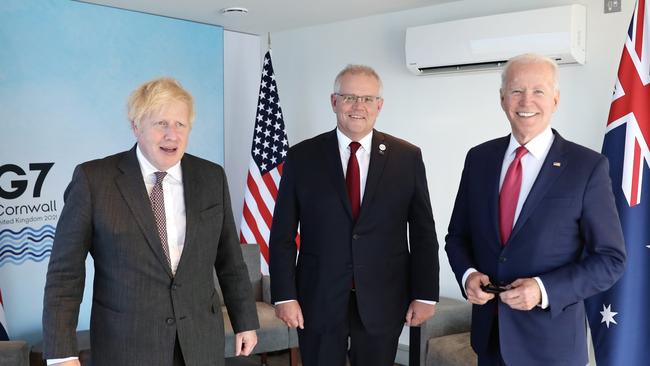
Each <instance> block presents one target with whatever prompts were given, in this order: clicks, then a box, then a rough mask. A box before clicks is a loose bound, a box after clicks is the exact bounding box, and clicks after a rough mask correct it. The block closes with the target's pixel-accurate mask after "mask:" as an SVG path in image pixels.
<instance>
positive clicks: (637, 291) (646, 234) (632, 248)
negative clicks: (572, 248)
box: [586, 0, 650, 366]
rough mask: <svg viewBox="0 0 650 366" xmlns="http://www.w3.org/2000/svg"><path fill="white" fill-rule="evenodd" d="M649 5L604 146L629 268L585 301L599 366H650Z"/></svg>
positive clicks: (636, 26)
mask: <svg viewBox="0 0 650 366" xmlns="http://www.w3.org/2000/svg"><path fill="white" fill-rule="evenodd" d="M649 6H650V5H649V4H648V3H647V2H646V1H645V0H639V1H638V2H637V4H636V8H635V10H634V14H633V16H632V21H631V23H630V27H629V29H628V34H627V39H626V41H625V46H624V48H623V54H622V56H621V62H620V65H619V69H618V79H617V81H616V86H615V89H614V95H613V100H612V104H611V107H610V111H609V118H608V119H607V130H606V133H605V140H604V143H603V154H605V155H606V156H607V157H608V159H609V162H610V177H611V179H612V188H613V191H614V196H615V197H616V206H617V208H618V214H619V217H620V220H621V227H622V228H623V235H624V237H625V248H626V251H627V268H626V271H625V274H624V275H623V277H621V279H620V280H619V281H618V282H617V283H616V285H614V286H613V287H612V288H611V289H609V290H608V291H606V292H604V293H601V294H599V295H596V296H593V297H591V298H589V299H588V300H587V302H586V305H587V313H588V316H589V326H590V328H591V334H592V338H593V342H594V350H595V352H596V361H597V364H598V366H609V365H611V366H615V365H616V366H618V365H641V364H647V362H648V361H647V353H648V350H649V349H650V313H649V312H648V306H647V305H648V304H649V303H650V291H649V289H650V286H649V285H650V199H649V198H650V197H649V195H650V187H649V185H648V184H643V183H644V179H643V178H644V176H645V177H648V174H650V166H649V162H650V152H649V150H648V142H649V141H650V36H649V33H648V32H650V29H648V26H649V24H650V22H649V21H650V19H648V17H649V16H650V8H649ZM644 360H646V361H644Z"/></svg>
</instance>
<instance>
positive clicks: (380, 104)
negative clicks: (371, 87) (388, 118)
mask: <svg viewBox="0 0 650 366" xmlns="http://www.w3.org/2000/svg"><path fill="white" fill-rule="evenodd" d="M383 106H384V98H381V99H379V101H378V103H377V113H379V112H381V108H382V107H383Z"/></svg>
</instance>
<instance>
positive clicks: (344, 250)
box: [269, 130, 439, 333]
mask: <svg viewBox="0 0 650 366" xmlns="http://www.w3.org/2000/svg"><path fill="white" fill-rule="evenodd" d="M380 145H383V147H384V149H383V150H380V148H379V146H380ZM298 225H300V238H301V246H300V255H299V256H298V261H297V263H296V245H295V242H294V238H295V236H296V230H297V229H298ZM407 229H408V237H407ZM409 246H410V250H409ZM270 253H271V260H270V268H269V269H270V272H271V295H272V298H273V301H274V302H277V301H282V300H288V299H297V300H298V301H299V302H300V306H301V308H302V313H303V316H304V319H305V329H310V330H312V331H315V332H326V331H328V330H330V329H331V328H332V327H338V326H340V324H342V322H343V320H344V319H345V318H346V317H347V314H348V302H349V297H350V289H351V286H352V281H353V278H354V282H355V287H356V298H357V305H358V309H359V314H360V316H361V320H362V321H363V324H364V326H365V327H366V329H368V330H369V331H370V332H372V333H384V332H388V331H393V330H394V329H395V327H399V326H400V324H402V323H403V322H404V317H405V316H406V310H407V308H408V305H409V302H410V301H412V300H414V299H422V300H438V268H439V267H438V241H437V239H436V232H435V227H434V221H433V214H432V211H431V202H430V199H429V191H428V188H427V180H426V176H425V170H424V164H423V162H422V155H421V153H420V149H419V148H417V147H416V146H413V145H411V144H409V143H407V142H406V141H403V140H400V139H397V138H395V137H393V136H390V135H388V134H384V133H381V132H379V131H376V130H375V131H374V133H373V137H372V148H371V153H370V166H369V168H368V177H367V180H366V186H365V192H364V195H363V201H362V204H361V210H360V212H359V218H358V219H357V221H356V222H355V221H354V220H353V219H352V209H351V205H350V200H349V198H348V195H347V191H346V189H345V178H344V177H343V167H342V166H341V158H340V152H339V147H338V140H337V137H336V130H333V131H330V132H327V133H324V134H321V135H319V136H316V137H314V138H311V139H309V140H306V141H303V142H301V143H299V144H297V145H295V146H294V147H292V148H291V149H290V150H289V154H288V155H287V160H286V162H285V165H284V171H283V175H282V181H281V183H280V189H279V192H278V199H277V203H276V205H275V213H274V215H273V227H272V229H271V237H270Z"/></svg>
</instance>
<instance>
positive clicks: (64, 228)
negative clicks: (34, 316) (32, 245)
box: [43, 147, 258, 366]
mask: <svg viewBox="0 0 650 366" xmlns="http://www.w3.org/2000/svg"><path fill="white" fill-rule="evenodd" d="M181 167H182V170H183V189H184V195H185V209H186V221H187V227H186V235H185V246H184V249H183V254H182V256H181V259H180V263H179V265H178V268H177V271H176V275H175V276H172V272H171V269H170V267H169V264H168V263H167V260H166V258H165V255H164V253H163V250H162V247H161V243H160V239H159V237H158V232H157V230H156V225H155V220H154V216H153V213H152V210H151V205H150V202H149V198H148V196H147V191H146V188H145V185H144V182H143V178H142V173H141V171H140V166H139V164H138V160H137V157H136V153H135V147H134V148H133V149H131V150H130V151H126V152H122V153H119V154H116V155H112V156H109V157H106V158H104V159H100V160H94V161H90V162H86V163H83V164H81V165H79V166H77V168H76V169H75V171H74V175H73V178H72V182H71V183H70V185H69V186H68V188H67V189H66V191H65V195H64V198H65V206H64V208H63V211H62V213H61V217H60V219H59V222H58V225H57V230H56V237H55V239H54V246H53V249H52V255H51V258H50V263H49V267H48V273H47V283H46V286H45V299H44V311H43V339H44V351H45V357H47V358H60V357H68V356H70V355H76V354H77V345H76V342H75V339H76V338H75V328H76V326H77V318H78V313H79V304H80V302H81V299H82V295H83V289H84V277H85V260H86V256H87V255H88V253H90V254H91V255H92V257H93V260H94V265H95V278H94V283H93V300H92V314H91V323H90V337H91V348H92V357H93V365H95V366H101V365H109V364H110V365H134V366H136V365H138V366H141V365H171V364H172V358H173V351H174V342H175V339H176V336H177V335H178V340H179V343H180V346H181V349H182V352H183V355H184V357H185V362H186V364H187V365H211V366H213V365H223V364H224V360H223V352H224V331H223V317H222V314H221V307H220V303H219V297H218V295H217V293H216V291H215V286H214V279H213V269H216V273H217V276H218V278H219V283H220V285H221V289H222V291H223V295H224V301H225V303H226V306H227V308H228V312H229V314H230V319H231V321H232V324H233V328H234V330H235V332H241V331H245V330H251V329H256V328H258V319H257V314H256V310H255V302H254V300H253V295H252V289H251V285H250V281H249V278H248V273H247V270H246V266H245V264H244V262H243V260H242V256H241V251H240V248H239V243H238V242H239V241H238V239H237V233H236V230H235V224H234V221H233V216H232V210H231V207H230V198H229V193H228V186H227V183H226V177H225V174H224V171H223V169H222V168H221V167H220V166H218V165H216V164H214V163H211V162H209V161H207V160H203V159H200V158H197V157H194V156H192V155H189V154H185V155H184V157H183V159H182V160H181Z"/></svg>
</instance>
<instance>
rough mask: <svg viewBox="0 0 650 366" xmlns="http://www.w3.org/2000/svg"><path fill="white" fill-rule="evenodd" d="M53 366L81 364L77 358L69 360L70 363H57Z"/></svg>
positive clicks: (75, 365) (78, 365)
mask: <svg viewBox="0 0 650 366" xmlns="http://www.w3.org/2000/svg"><path fill="white" fill-rule="evenodd" d="M54 365H55V366H81V363H80V362H79V359H78V358H75V359H74V360H70V361H63V362H57V363H55V364H54Z"/></svg>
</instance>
